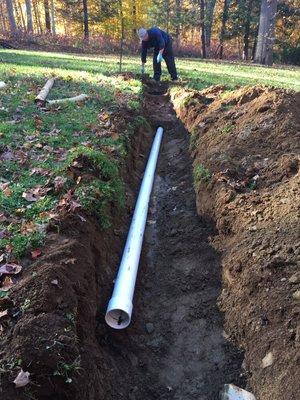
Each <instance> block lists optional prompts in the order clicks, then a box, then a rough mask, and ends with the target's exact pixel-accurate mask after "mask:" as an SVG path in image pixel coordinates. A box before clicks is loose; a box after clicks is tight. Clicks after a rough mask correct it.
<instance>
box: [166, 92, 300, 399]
mask: <svg viewBox="0 0 300 400" xmlns="http://www.w3.org/2000/svg"><path fill="white" fill-rule="evenodd" d="M171 97H172V101H173V104H174V107H175V109H176V112H177V115H178V117H179V118H180V119H181V120H182V121H183V122H184V123H185V125H186V127H187V129H188V130H189V131H190V132H191V152H192V155H193V159H194V184H195V188H196V192H197V210H198V213H199V214H201V215H205V214H207V215H209V216H211V217H213V218H214V219H215V221H216V226H217V228H218V235H217V236H216V237H214V238H213V239H212V241H213V243H214V246H215V247H216V248H217V249H218V250H221V251H222V254H223V260H222V265H223V284H224V289H223V291H222V295H221V296H220V299H219V301H220V307H221V309H222V310H223V311H224V312H225V319H226V330H227V334H228V336H230V338H231V339H232V340H234V341H235V343H237V344H238V345H239V346H241V347H242V348H243V349H244V350H245V361H244V367H245V369H246V370H247V371H248V373H249V384H250V389H251V390H252V391H253V392H254V394H255V395H256V398H257V399H258V400H282V399H289V400H296V399H299V398H300V385H299V382H300V368H299V365H300V351H299V349H300V318H299V315H300V274H299V256H300V248H299V164H300V158H299V145H300V137H299V136H300V114H299V109H300V93H295V92H293V91H287V90H282V89H273V88H266V87H260V86H257V87H246V88H242V89H239V90H237V91H234V92H226V91H225V90H224V88H222V87H214V88H212V89H209V90H206V91H203V92H196V91H193V90H188V91H187V90H177V91H173V92H172V94H171Z"/></svg>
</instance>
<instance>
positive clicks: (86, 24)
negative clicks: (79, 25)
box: [82, 0, 90, 42]
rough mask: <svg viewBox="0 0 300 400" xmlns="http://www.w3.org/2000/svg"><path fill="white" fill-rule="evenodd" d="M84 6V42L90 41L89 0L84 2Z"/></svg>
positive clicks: (83, 0)
mask: <svg viewBox="0 0 300 400" xmlns="http://www.w3.org/2000/svg"><path fill="white" fill-rule="evenodd" d="M82 5H83V26H84V40H86V41H87V42H88V41H89V37H90V31H89V11H88V3H87V0H82Z"/></svg>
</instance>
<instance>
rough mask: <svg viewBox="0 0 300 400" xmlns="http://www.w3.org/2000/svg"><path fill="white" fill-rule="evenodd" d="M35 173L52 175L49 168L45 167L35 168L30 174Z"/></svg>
mask: <svg viewBox="0 0 300 400" xmlns="http://www.w3.org/2000/svg"><path fill="white" fill-rule="evenodd" d="M34 174H39V175H43V176H48V175H50V171H48V170H47V169H44V168H38V167H37V168H33V169H32V170H31V173H30V175H34Z"/></svg>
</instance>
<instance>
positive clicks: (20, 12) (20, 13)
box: [15, 0, 26, 31]
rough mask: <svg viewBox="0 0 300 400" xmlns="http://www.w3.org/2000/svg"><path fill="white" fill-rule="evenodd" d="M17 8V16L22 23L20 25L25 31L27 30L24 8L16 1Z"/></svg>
mask: <svg viewBox="0 0 300 400" xmlns="http://www.w3.org/2000/svg"><path fill="white" fill-rule="evenodd" d="M15 8H16V15H17V16H18V20H19V21H20V25H21V26H22V28H23V30H24V31H25V29H26V24H25V18H24V15H23V10H22V6H21V3H20V1H19V0H17V1H15Z"/></svg>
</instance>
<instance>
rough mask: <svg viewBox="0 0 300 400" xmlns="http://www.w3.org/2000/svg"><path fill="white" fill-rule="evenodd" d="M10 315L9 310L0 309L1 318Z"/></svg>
mask: <svg viewBox="0 0 300 400" xmlns="http://www.w3.org/2000/svg"><path fill="white" fill-rule="evenodd" d="M7 315H8V310H4V311H0V319H1V318H3V317H6V316H7Z"/></svg>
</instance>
